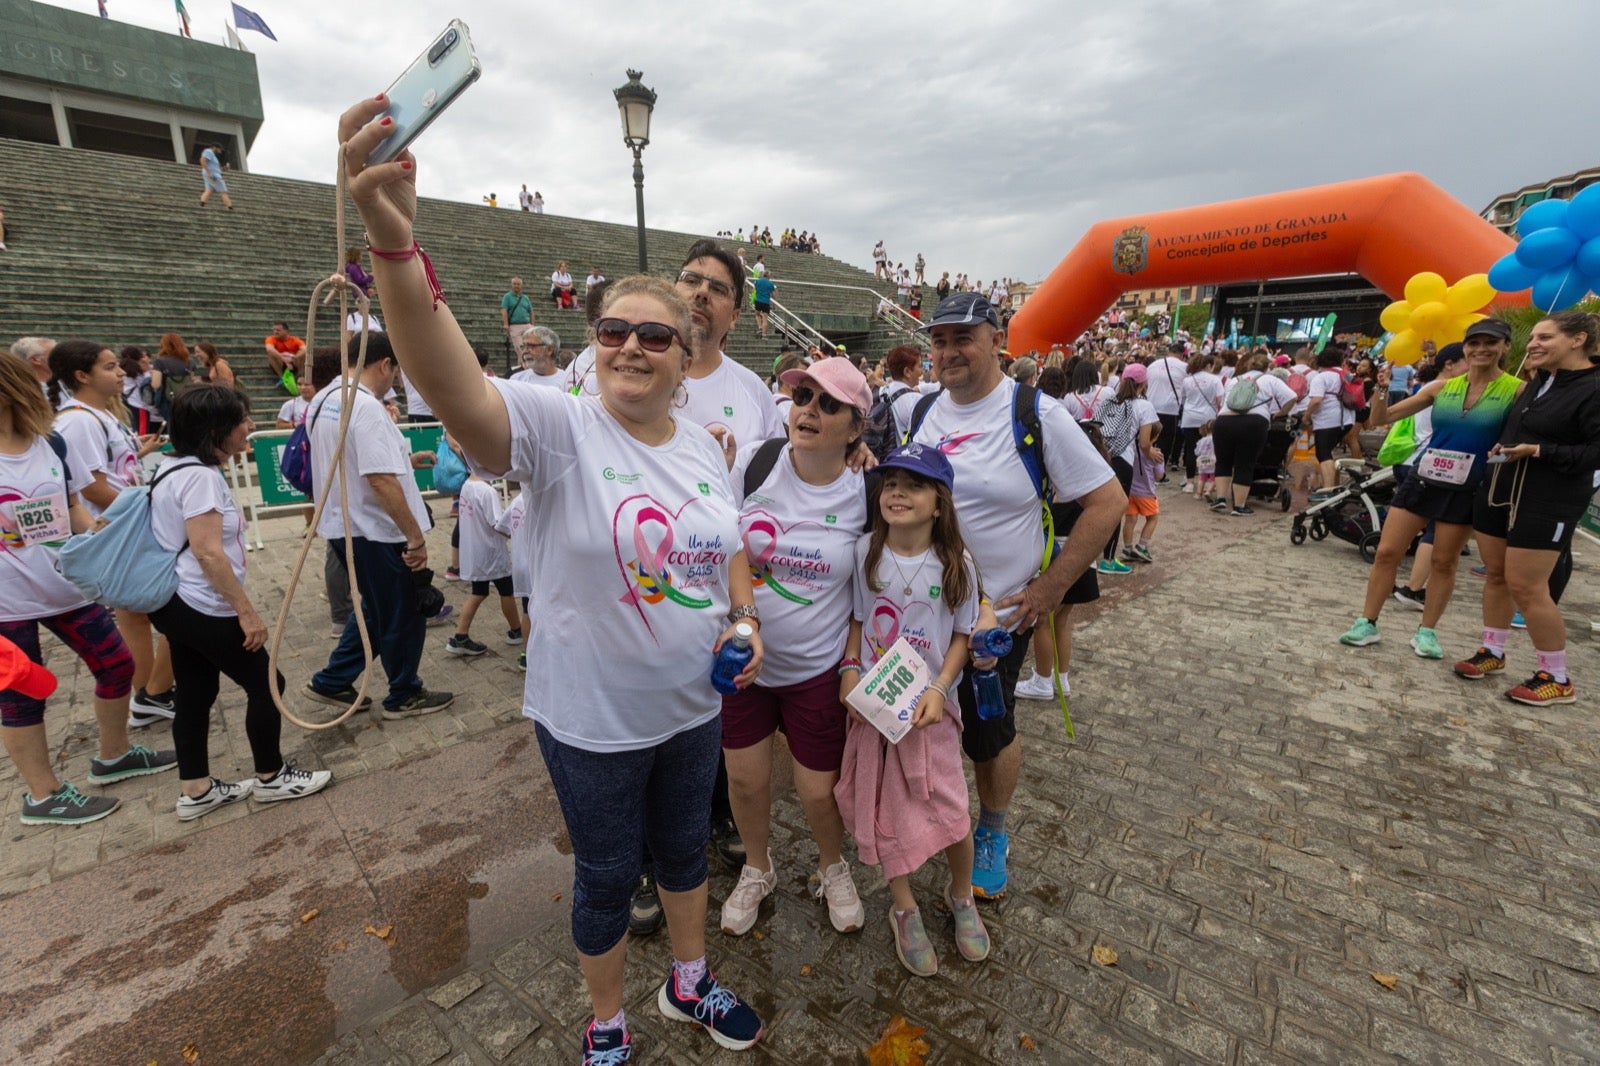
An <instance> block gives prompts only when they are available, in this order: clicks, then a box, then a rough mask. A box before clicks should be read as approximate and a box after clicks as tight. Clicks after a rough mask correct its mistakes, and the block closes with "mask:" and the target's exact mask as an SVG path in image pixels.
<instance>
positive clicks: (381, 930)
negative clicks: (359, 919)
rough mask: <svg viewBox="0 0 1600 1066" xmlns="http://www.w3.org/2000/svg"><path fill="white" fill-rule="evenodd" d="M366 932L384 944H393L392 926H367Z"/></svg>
mask: <svg viewBox="0 0 1600 1066" xmlns="http://www.w3.org/2000/svg"><path fill="white" fill-rule="evenodd" d="M366 931H367V932H369V933H371V934H372V935H373V936H375V937H377V938H378V939H379V940H382V941H383V942H384V943H386V944H392V943H394V926H392V925H376V926H375V925H371V924H369V925H368V926H367V929H366Z"/></svg>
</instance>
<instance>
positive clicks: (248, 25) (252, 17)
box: [233, 4, 278, 41]
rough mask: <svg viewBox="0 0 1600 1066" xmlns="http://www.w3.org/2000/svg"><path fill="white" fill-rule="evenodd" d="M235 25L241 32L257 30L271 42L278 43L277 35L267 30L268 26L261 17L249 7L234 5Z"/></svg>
mask: <svg viewBox="0 0 1600 1066" xmlns="http://www.w3.org/2000/svg"><path fill="white" fill-rule="evenodd" d="M233 24H234V25H235V26H237V27H239V28H240V29H241V30H255V31H256V32H257V33H260V34H264V35H265V36H266V37H268V38H269V39H271V40H274V41H276V40H277V39H278V37H277V35H276V34H274V33H273V32H272V31H271V30H270V29H268V28H267V24H266V23H265V22H263V21H262V19H261V16H260V15H258V14H256V13H255V12H254V11H251V10H250V9H249V8H247V7H240V6H239V5H238V4H234V5H233Z"/></svg>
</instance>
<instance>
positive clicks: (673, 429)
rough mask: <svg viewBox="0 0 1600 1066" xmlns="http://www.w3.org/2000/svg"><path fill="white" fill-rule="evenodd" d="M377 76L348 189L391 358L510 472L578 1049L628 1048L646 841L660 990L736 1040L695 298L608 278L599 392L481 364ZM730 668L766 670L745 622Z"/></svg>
mask: <svg viewBox="0 0 1600 1066" xmlns="http://www.w3.org/2000/svg"><path fill="white" fill-rule="evenodd" d="M385 106H386V98H385V97H383V96H379V97H377V98H375V99H369V100H364V101H362V102H361V103H359V104H356V105H355V106H354V107H352V108H351V109H350V110H349V111H347V112H345V114H344V115H343V116H342V118H341V119H340V124H339V138H340V141H341V143H343V145H344V165H345V170H346V174H347V177H348V180H349V191H350V195H351V198H352V199H353V200H354V202H355V205H356V207H357V209H358V210H359V211H360V213H361V218H362V221H363V222H364V223H365V226H366V231H367V234H368V240H369V241H370V242H371V252H372V257H373V272H374V277H375V278H376V281H377V286H378V291H379V295H380V296H381V297H382V300H383V306H384V309H385V311H386V312H387V314H388V317H389V325H390V327H391V330H392V332H391V334H390V335H391V337H392V338H393V340H394V347H395V352H396V354H397V356H398V357H399V360H400V363H401V365H402V366H403V367H404V368H405V372H406V376H407V378H408V379H409V380H410V381H412V382H414V383H415V384H416V385H417V387H418V388H419V389H421V390H422V391H423V392H424V393H425V394H426V395H427V397H428V402H429V404H430V405H431V406H432V407H433V411H434V413H435V414H436V415H437V416H438V417H439V418H440V420H441V421H443V422H444V424H445V428H446V429H447V430H449V432H450V434H451V435H452V436H453V437H454V438H455V439H456V440H458V441H460V443H461V445H462V447H463V448H464V450H465V452H466V454H467V455H468V456H470V457H471V459H472V461H473V465H474V466H475V468H476V469H478V470H480V471H482V472H484V473H485V474H487V475H491V476H494V477H499V476H502V475H505V476H508V477H510V478H511V479H512V480H514V481H517V482H519V483H520V484H521V485H522V492H523V494H524V495H526V496H527V498H528V515H529V522H530V523H531V529H530V533H529V535H528V536H526V537H524V538H523V541H522V545H523V547H522V550H524V551H531V552H532V553H533V559H532V565H531V566H530V567H529V569H530V571H531V572H532V574H533V575H534V595H533V597H532V598H533V600H534V602H536V603H537V604H538V606H539V609H538V611H537V612H535V614H534V617H533V619H532V626H533V632H532V635H531V639H530V640H529V643H528V672H527V679H526V682H525V686H524V692H523V714H524V715H526V716H527V717H529V718H531V719H533V721H534V729H535V732H536V735H537V737H538V740H539V747H540V751H541V752H542V754H543V756H544V761H545V766H546V767H547V769H548V770H549V774H550V780H551V782H552V784H553V785H554V787H555V790H556V795H557V798H558V799H559V801H560V803H561V811H562V816H563V818H564V820H565V822H566V828H567V835H568V837H569V838H570V840H571V842H572V856H573V893H572V938H573V942H574V945H575V946H576V948H577V951H578V962H579V966H580V968H581V969H582V971H583V976H584V981H585V983H586V984H587V985H588V990H589V996H590V1000H591V1002H592V1005H593V1010H594V1020H593V1021H592V1022H590V1023H589V1025H588V1027H587V1028H586V1030H585V1033H584V1039H583V1048H584V1061H585V1062H586V1063H595V1064H598V1063H602V1062H603V1063H618V1062H622V1061H625V1060H626V1058H627V1055H628V1049H629V1048H630V1046H631V1038H630V1036H629V1033H628V1029H627V1019H626V1017H625V1015H624V1013H623V1009H622V997H623V968H624V962H625V958H626V951H627V929H628V906H629V901H630V898H631V896H632V894H633V890H634V887H635V886H636V885H637V883H638V880H639V874H640V863H641V860H640V856H641V854H642V852H643V850H644V848H645V846H646V844H647V843H648V846H649V851H650V855H651V858H652V861H653V863H654V867H655V881H656V884H657V886H658V887H659V889H660V895H661V904H662V908H663V910H664V911H665V913H666V918H667V928H668V931H669V934H670V936H671V941H672V954H673V958H674V963H673V966H672V968H671V972H670V974H668V975H667V977H666V980H665V982H664V983H663V984H662V986H661V987H660V990H659V992H658V994H657V997H656V1003H657V1007H658V1009H659V1010H660V1011H661V1013H662V1014H663V1015H664V1016H665V1017H666V1018H668V1019H670V1020H673V1021H682V1022H691V1023H695V1024H699V1025H701V1026H704V1027H705V1029H706V1030H707V1031H708V1032H709V1034H710V1035H711V1037H712V1039H713V1040H715V1041H716V1042H717V1043H718V1044H719V1045H721V1046H722V1047H726V1048H732V1049H743V1048H747V1047H749V1046H751V1045H752V1044H754V1043H755V1042H756V1041H757V1040H758V1039H760V1036H761V1029H762V1027H761V1020H760V1018H758V1017H757V1016H756V1013H755V1011H754V1010H752V1009H751V1008H750V1007H749V1006H748V1005H747V1004H746V1003H744V1002H743V1001H742V1000H740V999H739V998H738V997H737V996H735V995H734V994H733V993H732V992H730V991H729V990H727V989H725V988H723V987H722V986H721V985H720V984H718V983H717V981H716V979H715V977H714V976H713V975H712V973H711V972H710V970H709V969H708V968H707V965H706V958H705V919H706V906H707V898H708V897H707V889H706V872H707V869H706V843H707V841H708V839H709V837H710V821H711V819H710V810H711V788H712V783H713V781H714V779H715V777H716V772H717V761H718V752H719V750H720V746H721V736H722V730H721V721H720V712H721V709H722V701H721V699H720V698H719V697H718V695H717V692H716V690H715V689H714V688H713V687H712V685H711V680H710V675H711V667H712V662H713V657H714V655H715V654H716V651H717V649H719V648H720V646H721V644H722V642H723V641H725V640H727V639H730V637H731V635H732V629H733V627H732V625H731V624H730V623H732V622H738V621H742V620H747V621H749V622H751V623H752V626H753V627H754V626H758V625H759V617H758V614H757V612H756V609H755V606H754V596H753V592H752V589H751V585H750V571H749V567H748V565H747V563H746V561H745V555H744V552H743V551H742V550H741V549H740V546H739V529H738V523H737V515H736V510H735V507H734V501H733V495H732V492H731V489H730V488H729V485H728V474H727V465H726V460H725V458H724V456H723V453H722V451H721V449H720V448H719V447H718V446H717V444H716V442H715V441H714V440H713V439H712V437H711V435H710V434H709V433H707V432H706V431H705V430H704V429H702V428H700V427H699V426H696V425H694V424H692V423H690V422H688V421H686V420H684V419H680V418H679V417H678V416H677V415H676V414H674V411H675V410H677V409H678V408H680V407H681V406H683V404H684V403H686V402H687V392H686V390H685V389H684V385H683V380H684V375H685V372H686V370H687V367H688V362H689V357H690V353H689V348H688V339H689V336H690V332H691V330H692V329H693V320H692V317H691V314H690V311H689V309H688V306H687V305H686V304H685V303H684V302H683V299H682V297H680V296H679V295H678V293H677V291H676V290H675V289H674V288H673V287H672V286H671V285H669V284H666V283H665V282H662V281H660V280H658V279H655V278H650V277H645V276H636V277H631V278H624V279H622V280H621V281H618V282H615V283H614V284H612V285H611V286H610V287H609V288H608V289H607V291H606V293H605V297H604V301H603V303H602V305H601V310H600V315H599V317H598V318H597V319H596V321H595V324H594V332H595V345H596V355H595V365H594V375H593V376H594V378H595V380H596V383H597V393H598V394H597V395H593V396H591V395H587V394H585V395H581V396H574V395H572V394H570V393H567V392H564V391H562V390H559V389H546V388H540V387H539V386H537V385H532V384H529V383H525V382H517V381H502V380H500V379H494V378H485V377H484V376H483V375H482V374H481V373H479V372H478V363H477V358H476V356H475V355H474V354H473V352H472V348H471V346H470V345H469V344H468V342H467V339H466V337H465V336H464V335H463V334H462V332H461V328H460V327H459V326H458V325H457V324H456V321H455V318H454V317H453V316H452V315H451V313H450V309H449V307H448V306H447V305H446V304H445V303H444V302H443V299H442V295H443V294H442V293H441V292H439V289H438V285H437V283H436V281H435V280H434V275H433V271H432V269H431V267H430V266H428V264H427V260H426V257H425V255H424V254H423V253H422V251H421V250H420V248H419V247H418V245H417V244H416V240H415V237H414V236H413V229H412V224H413V221H414V218H415V215H416V208H417V198H416V181H415V176H416V175H415V165H416V164H415V160H414V159H413V157H412V156H411V154H410V153H409V152H402V153H401V154H400V155H399V156H398V157H397V158H395V159H394V160H392V161H390V162H384V163H378V164H374V165H369V164H368V162H367V158H368V156H369V155H370V154H371V153H372V151H373V150H374V148H375V147H376V146H377V145H378V144H379V143H380V142H381V141H383V140H384V138H385V137H386V136H387V135H388V134H389V133H390V132H391V130H392V128H393V127H392V125H391V124H390V120H389V119H387V118H383V119H382V120H381V121H380V120H379V119H380V116H382V115H383V113H384V109H385ZM750 646H751V648H752V649H753V650H754V658H752V659H751V660H750V662H749V664H748V666H746V668H745V670H744V671H743V673H741V674H740V675H739V676H738V679H737V683H738V684H739V686H740V687H744V686H747V685H749V684H750V683H751V682H752V681H754V680H755V678H756V677H757V676H758V675H759V673H760V670H761V643H760V637H759V634H758V635H757V636H756V638H755V639H754V640H753V641H752V642H751V645H750Z"/></svg>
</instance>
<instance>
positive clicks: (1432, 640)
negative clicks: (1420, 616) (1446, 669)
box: [1411, 626, 1444, 659]
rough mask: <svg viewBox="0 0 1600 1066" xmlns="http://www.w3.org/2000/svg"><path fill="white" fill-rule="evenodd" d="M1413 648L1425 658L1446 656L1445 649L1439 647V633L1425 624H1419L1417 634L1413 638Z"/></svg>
mask: <svg viewBox="0 0 1600 1066" xmlns="http://www.w3.org/2000/svg"><path fill="white" fill-rule="evenodd" d="M1411 650H1412V651H1414V652H1416V653H1417V654H1418V655H1420V656H1421V657H1422V658H1424V659H1443V658H1444V649H1443V648H1441V647H1439V634H1437V633H1435V632H1434V631H1433V630H1431V629H1427V628H1425V627H1423V626H1418V627H1417V635H1416V636H1414V637H1412V638H1411Z"/></svg>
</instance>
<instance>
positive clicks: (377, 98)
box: [373, 93, 383, 100]
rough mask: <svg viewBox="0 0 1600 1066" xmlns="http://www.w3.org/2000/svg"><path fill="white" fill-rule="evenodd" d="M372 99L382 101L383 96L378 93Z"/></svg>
mask: <svg viewBox="0 0 1600 1066" xmlns="http://www.w3.org/2000/svg"><path fill="white" fill-rule="evenodd" d="M373 99H374V100H382V99H383V94H382V93H379V94H378V95H377V96H374V97H373Z"/></svg>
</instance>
